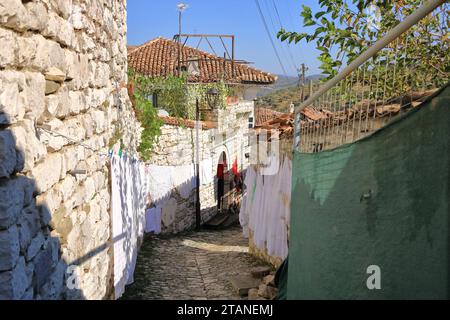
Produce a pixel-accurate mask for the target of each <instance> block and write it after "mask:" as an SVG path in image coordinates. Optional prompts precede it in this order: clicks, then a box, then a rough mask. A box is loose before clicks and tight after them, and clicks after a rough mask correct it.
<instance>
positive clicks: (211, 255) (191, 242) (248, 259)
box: [122, 227, 261, 300]
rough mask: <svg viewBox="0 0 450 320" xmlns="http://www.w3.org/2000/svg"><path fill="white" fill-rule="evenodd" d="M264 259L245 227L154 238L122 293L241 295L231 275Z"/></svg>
mask: <svg viewBox="0 0 450 320" xmlns="http://www.w3.org/2000/svg"><path fill="white" fill-rule="evenodd" d="M260 265H261V262H258V261H257V260H255V259H254V258H253V257H252V256H250V255H249V254H248V240H247V239H245V238H244V237H243V236H242V231H241V228H240V227H234V228H231V229H228V230H222V231H201V232H198V233H195V232H194V233H188V234H184V235H178V236H172V237H164V238H150V239H146V240H145V241H144V244H143V245H142V247H141V251H140V253H139V256H138V261H137V265H136V271H135V273H134V283H133V284H131V285H129V286H127V287H126V289H125V294H124V296H123V297H122V299H125V300H127V299H174V300H175V299H203V300H204V299H226V300H238V299H241V298H240V297H239V295H238V294H237V293H236V292H234V290H233V287H232V285H231V284H230V282H229V279H230V278H231V277H233V276H236V275H240V274H248V273H249V270H250V269H251V268H252V267H255V266H260Z"/></svg>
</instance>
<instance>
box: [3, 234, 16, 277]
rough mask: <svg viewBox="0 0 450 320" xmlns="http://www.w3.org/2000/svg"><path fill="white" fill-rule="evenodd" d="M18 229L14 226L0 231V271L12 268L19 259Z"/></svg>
mask: <svg viewBox="0 0 450 320" xmlns="http://www.w3.org/2000/svg"><path fill="white" fill-rule="evenodd" d="M19 252H20V245H19V231H18V229H17V227H16V226H12V227H10V228H9V229H7V230H3V231H0V257H1V259H0V272H1V271H5V270H12V269H13V268H14V267H15V266H16V263H17V260H18V259H19Z"/></svg>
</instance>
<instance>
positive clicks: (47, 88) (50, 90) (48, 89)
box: [45, 80, 61, 95]
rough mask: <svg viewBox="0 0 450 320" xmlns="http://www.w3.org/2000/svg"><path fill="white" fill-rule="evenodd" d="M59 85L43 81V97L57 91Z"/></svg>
mask: <svg viewBox="0 0 450 320" xmlns="http://www.w3.org/2000/svg"><path fill="white" fill-rule="evenodd" d="M59 88H61V84H60V83H58V82H55V81H49V80H45V95H49V94H52V93H55V92H56V91H58V89H59Z"/></svg>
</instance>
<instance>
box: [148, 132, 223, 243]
mask: <svg viewBox="0 0 450 320" xmlns="http://www.w3.org/2000/svg"><path fill="white" fill-rule="evenodd" d="M199 133H200V146H201V147H200V159H201V160H205V159H208V158H211V157H213V156H214V152H213V148H212V140H211V137H212V135H213V130H199ZM195 138H196V132H195V129H193V128H189V127H181V126H174V125H164V126H162V128H161V135H160V136H159V137H158V140H157V142H156V144H155V146H154V150H153V155H152V158H151V160H150V161H149V162H148V164H153V165H158V166H184V165H192V167H194V166H195V162H194V161H195V147H194V146H195V141H196V140H195ZM211 172H213V168H211ZM214 192H215V191H214V183H210V184H208V185H202V186H201V188H200V203H201V212H202V221H207V220H209V218H211V216H212V214H213V208H214V206H215V200H214V199H215V197H214V195H215V194H214ZM165 204H166V205H167V204H170V205H172V206H175V219H174V220H173V222H171V223H170V225H165V224H164V223H162V226H161V227H162V229H161V233H162V234H171V233H179V232H182V231H186V230H189V229H191V228H192V227H194V226H195V189H192V191H191V193H190V195H189V197H188V198H187V199H184V198H183V197H181V196H180V194H179V193H178V192H177V190H176V189H174V190H172V192H171V194H170V196H169V199H168V200H167V201H166V202H165ZM150 205H154V203H151V204H150ZM163 207H164V206H163Z"/></svg>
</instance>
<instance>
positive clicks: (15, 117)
mask: <svg viewBox="0 0 450 320" xmlns="http://www.w3.org/2000/svg"><path fill="white" fill-rule="evenodd" d="M24 89H25V76H24V75H23V74H22V73H19V72H16V71H9V70H5V71H0V124H12V123H16V122H17V121H19V120H21V119H23V116H24V115H25V109H26V107H25V105H26V95H25V94H24V92H23V91H24Z"/></svg>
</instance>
